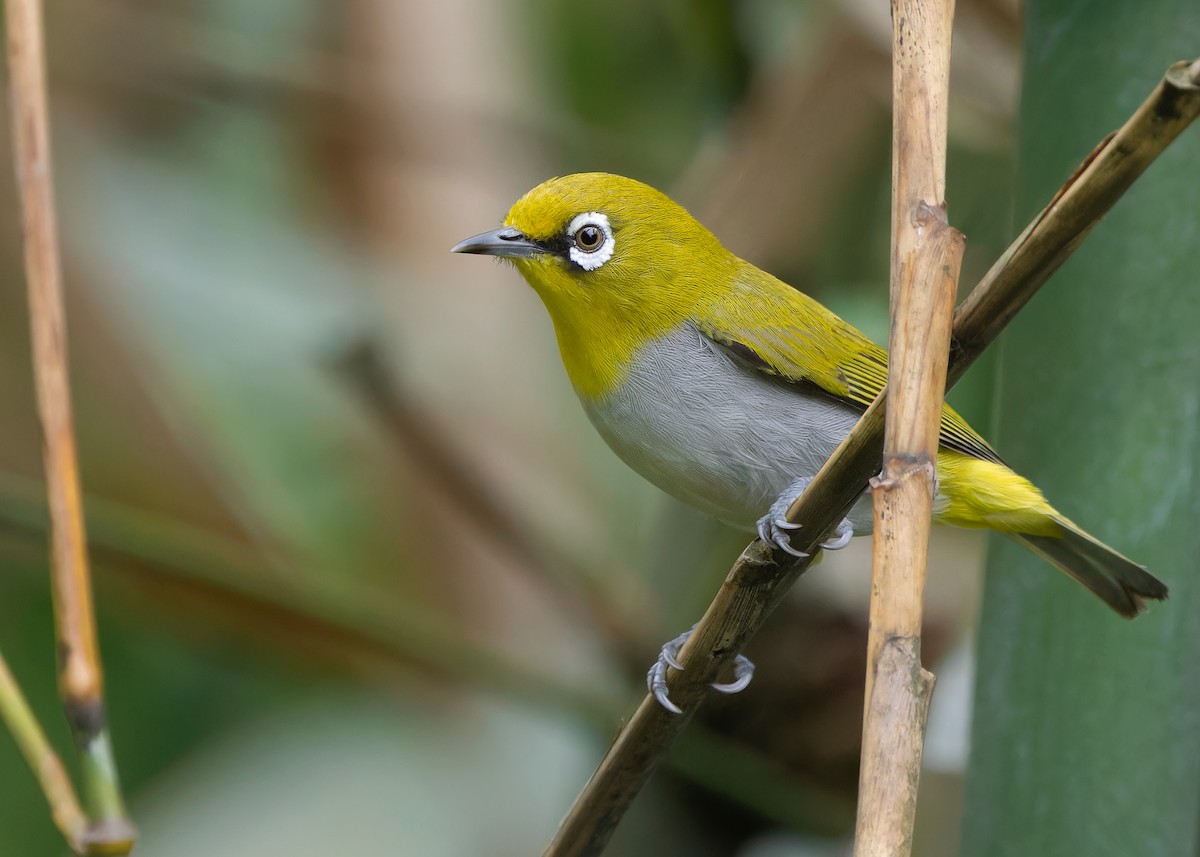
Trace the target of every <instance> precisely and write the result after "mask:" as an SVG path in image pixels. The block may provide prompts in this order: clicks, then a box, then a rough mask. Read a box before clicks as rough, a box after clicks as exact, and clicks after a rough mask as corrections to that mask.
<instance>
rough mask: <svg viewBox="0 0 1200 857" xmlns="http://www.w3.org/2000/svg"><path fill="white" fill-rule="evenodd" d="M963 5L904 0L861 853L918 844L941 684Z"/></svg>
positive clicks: (896, 52)
mask: <svg viewBox="0 0 1200 857" xmlns="http://www.w3.org/2000/svg"><path fill="white" fill-rule="evenodd" d="M953 17H954V2H953V0H894V2H893V4H892V25H893V34H894V40H893V59H892V62H893V133H892V146H893V161H892V264H891V270H892V275H891V304H892V322H891V332H890V336H889V365H888V397H889V402H888V409H887V418H886V430H885V441H884V455H883V471H882V473H881V474H880V475H879V477H877V478H876V479H874V480H872V483H871V485H872V491H873V494H874V498H875V552H874V566H873V569H872V585H871V627H870V635H869V638H868V646H867V657H868V662H867V690H866V698H865V710H864V723H863V751H862V764H861V768H860V774H859V777H860V779H859V809H858V823H857V830H856V836H855V855H856V857H883V855H906V854H908V853H909V852H910V851H911V848H912V830H913V819H914V817H915V813H916V799H917V785H918V782H919V779H920V768H921V749H922V744H923V742H924V735H925V722H926V718H927V715H928V710H929V697H930V694H931V693H932V691H933V676H932V675H931V674H929V673H928V672H926V671H925V670H924V669H922V667H921V659H920V658H921V613H922V602H923V597H924V590H925V566H926V555H927V552H928V544H929V525H930V520H931V517H932V514H933V496H934V486H935V483H936V462H937V449H938V429H939V425H940V420H941V411H942V400H943V396H944V393H945V386H946V367H947V361H948V354H949V349H950V327H951V322H952V319H953V311H954V296H955V291H956V287H957V281H958V271H959V265H960V263H961V260H962V251H963V239H962V236H961V234H959V233H958V232H957V231H956V230H954V229H952V228H950V227H949V226H948V225H947V223H946V216H945V203H944V202H943V200H944V198H945V175H946V105H947V100H948V95H947V93H948V85H949V70H950V30H951V22H952V20H953Z"/></svg>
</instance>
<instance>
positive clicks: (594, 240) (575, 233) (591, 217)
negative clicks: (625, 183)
mask: <svg viewBox="0 0 1200 857" xmlns="http://www.w3.org/2000/svg"><path fill="white" fill-rule="evenodd" d="M567 241H569V242H570V246H569V247H568V249H567V254H568V255H569V256H570V257H571V261H572V262H574V263H575V264H576V265H578V266H579V267H581V268H583V270H585V271H594V270H596V269H597V268H599V267H600V266H601V265H603V264H604V263H605V262H607V261H608V260H609V259H611V258H612V254H613V248H614V247H616V246H617V242H616V240H615V239H614V238H613V233H612V227H611V226H609V225H608V218H607V217H605V216H604V215H603V214H601V213H600V212H598V211H589V212H588V213H587V214H579V215H576V216H575V218H574V219H573V220H572V221H571V223H570V224H569V225H568V226H567Z"/></svg>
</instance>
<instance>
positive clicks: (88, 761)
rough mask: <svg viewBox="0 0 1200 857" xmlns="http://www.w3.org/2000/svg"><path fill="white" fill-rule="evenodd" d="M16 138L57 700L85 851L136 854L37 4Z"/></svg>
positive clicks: (13, 67)
mask: <svg viewBox="0 0 1200 857" xmlns="http://www.w3.org/2000/svg"><path fill="white" fill-rule="evenodd" d="M5 8H6V12H7V24H8V63H9V69H10V74H11V78H12V90H13V138H14V155H15V159H16V174H17V184H18V187H19V190H20V196H21V213H22V218H23V225H24V243H25V269H26V278H27V282H28V291H29V313H30V324H31V327H32V338H33V364H34V374H35V381H36V388H37V401H38V413H39V416H40V418H41V423H42V435H43V447H44V460H45V470H46V485H47V494H48V497H49V505H50V520H51V557H52V572H51V581H52V590H53V598H54V615H55V622H56V625H57V629H58V655H59V673H58V685H59V693H60V694H61V696H62V701H63V707H64V709H65V710H66V714H67V719H68V721H69V722H70V724H71V728H72V731H73V732H74V734H75V739H76V743H77V745H78V746H79V747H80V750H81V756H80V761H81V766H82V769H83V772H84V781H85V798H86V801H87V804H88V813H89V818H90V822H91V823H90V826H89V829H88V831H87V833H86V834H85V837H84V838H85V841H86V844H87V847H89V848H95V849H96V850H102V851H104V852H105V853H121V851H122V849H124V851H128V849H129V848H131V847H132V844H133V842H132V827H131V826H130V825H129V823H128V821H126V820H125V811H124V806H123V804H122V801H121V796H120V791H119V789H118V787H117V784H116V773H115V771H116V767H115V764H114V762H113V760H112V754H111V749H110V747H109V742H108V735H107V729H106V726H105V718H104V701H103V683H104V679H103V672H102V669H101V665H100V653H99V649H98V646H97V642H96V626H95V618H94V616H95V614H94V611H93V607H92V589H91V576H90V574H89V571H88V563H87V539H86V536H85V534H84V526H83V509H82V505H81V500H80V489H79V462H78V458H77V454H76V449H75V435H74V428H73V425H72V417H71V395H70V385H69V382H68V378H67V335H66V323H65V320H64V311H63V296H62V277H61V272H60V264H59V250H58V229H57V225H56V217H55V211H54V187H53V180H52V169H51V151H50V130H49V121H48V118H47V97H46V60H45V50H44V47H43V45H44V39H43V33H42V14H41V5H40V3H39V2H38V0H6V4H5Z"/></svg>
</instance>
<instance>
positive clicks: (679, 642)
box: [646, 626, 754, 714]
mask: <svg viewBox="0 0 1200 857" xmlns="http://www.w3.org/2000/svg"><path fill="white" fill-rule="evenodd" d="M694 628H695V626H693V629H692V630H694ZM691 635H692V631H691V630H687V631H684V632H683V633H682V634H680V635H679V636H678V637H676V638H675V639H673V640H671V641H669V642H668V643H666V644H664V645H663V647H662V649H661V650H659V653H658V659H657V660H656V661H655V662H654V664H653V665H652V666H651V667H650V669H649V671H648V672H647V673H646V689H647V690H648V691H650V693H651V694H653V696H654V698H655V699H657V700H658V704H659V705H661V706H662V707H663V708H665V709H667V711H669V712H671V713H672V714H683V709H682V708H680V707H679V706H678V705H676V704H675V703H674V702H672V701H671V696H670V691H669V689H668V688H667V667H673V668H674V669H677V670H682V669H683V666H682V665H680V663H679V652H680V650H681V649H682V648H683V644H684V643H686V642H687V638H688V637H690V636H691ZM753 677H754V664H753V662H752V661H750V659H749V658H747V657H746V656H745V655H738V656H737V659H736V660H734V662H733V681H731V682H729V683H727V684H721V683H719V682H713V684H712V689H713V690H715V691H718V692H720V693H738V692H739V691H742V690H745V689H746V686H747V685H749V684H750V680H751V679H752V678H753Z"/></svg>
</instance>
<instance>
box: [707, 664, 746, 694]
mask: <svg viewBox="0 0 1200 857" xmlns="http://www.w3.org/2000/svg"><path fill="white" fill-rule="evenodd" d="M752 678H754V661H752V660H750V659H749V658H748V657H746V656H745V655H738V656H737V658H736V659H735V660H734V662H733V681H731V682H729V683H727V684H721V683H720V682H713V685H712V689H713V690H715V691H717V692H718V693H741V692H742V691H743V690H745V689H746V688H747V687H749V685H750V679H752Z"/></svg>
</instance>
